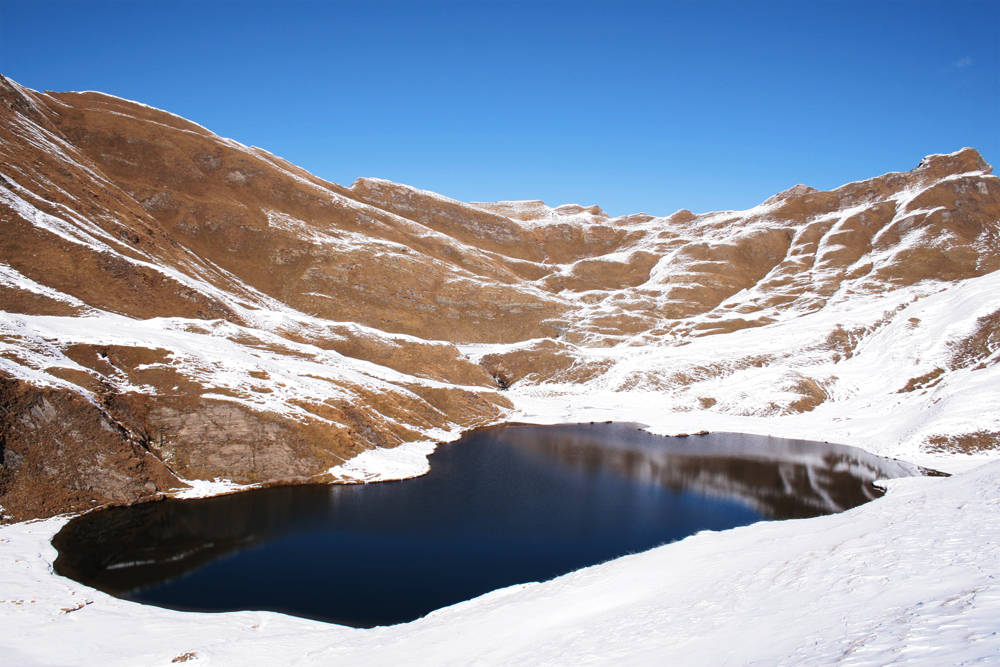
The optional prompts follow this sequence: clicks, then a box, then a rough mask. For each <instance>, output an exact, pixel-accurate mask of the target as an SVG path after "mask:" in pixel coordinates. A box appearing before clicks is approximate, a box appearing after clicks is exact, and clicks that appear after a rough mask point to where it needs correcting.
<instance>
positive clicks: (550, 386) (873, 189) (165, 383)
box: [0, 77, 1000, 518]
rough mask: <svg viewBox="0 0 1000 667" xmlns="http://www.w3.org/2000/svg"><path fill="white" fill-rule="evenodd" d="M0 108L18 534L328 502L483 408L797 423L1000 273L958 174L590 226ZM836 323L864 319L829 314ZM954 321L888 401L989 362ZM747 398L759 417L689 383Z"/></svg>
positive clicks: (240, 150) (1, 347)
mask: <svg viewBox="0 0 1000 667" xmlns="http://www.w3.org/2000/svg"><path fill="white" fill-rule="evenodd" d="M0 101H2V104H0V156H2V166H0V309H2V311H3V312H2V313H0V373H2V374H3V378H4V380H3V381H4V382H5V383H6V384H4V385H3V387H4V389H3V391H4V394H3V402H2V407H0V418H2V419H3V420H4V422H3V423H4V430H3V434H2V437H3V441H2V442H3V452H4V459H3V468H2V471H3V472H2V477H0V479H2V482H0V483H2V487H0V505H2V506H3V508H4V512H5V513H6V514H7V515H8V516H12V517H15V518H29V517H33V516H44V515H47V514H51V513H54V512H58V511H63V510H66V509H70V508H80V507H86V506H89V505H91V504H94V503H105V502H130V501H132V500H133V499H135V498H141V497H147V496H150V495H155V494H156V493H158V492H159V491H160V490H162V489H169V488H172V487H175V486H178V485H179V484H181V482H180V481H179V480H178V478H177V476H179V477H180V478H184V479H198V478H201V479H206V478H214V477H225V478H228V479H233V480H235V481H241V482H276V481H303V480H329V479H331V475H330V474H328V473H327V471H328V470H330V469H331V468H333V467H335V466H336V465H337V464H338V463H339V462H342V461H344V460H346V459H349V458H351V457H352V456H354V455H355V454H356V453H358V452H360V451H364V450H366V449H370V448H373V447H392V446H395V445H397V444H399V443H403V442H410V441H415V440H426V439H434V438H440V437H444V436H445V434H446V433H449V432H450V433H455V432H457V431H459V430H461V429H463V428H469V427H473V426H477V425H482V424H487V423H490V422H493V421H497V420H500V419H503V418H504V417H505V416H506V415H507V414H508V413H509V410H510V406H511V403H510V401H508V400H507V399H506V398H505V396H504V395H503V394H502V393H498V392H499V391H500V390H501V389H503V388H507V387H520V388H528V387H530V388H532V389H533V390H537V391H543V390H544V391H571V390H572V387H579V386H594V387H600V388H602V389H607V390H611V391H619V392H620V391H632V390H641V391H656V392H660V393H662V395H663V396H664V397H665V399H664V400H669V401H671V403H670V405H671V409H710V410H714V411H722V412H728V413H732V414H761V415H781V414H799V413H802V412H805V411H810V410H814V409H817V408H818V407H819V406H823V405H827V404H829V403H831V402H835V401H837V400H840V398H839V397H841V396H843V395H844V392H845V391H846V392H848V393H849V392H850V391H854V390H853V389H849V388H847V389H845V387H844V386H843V383H842V382H840V381H839V380H837V378H836V376H835V374H833V373H829V372H826V371H823V372H820V371H819V370H817V368H818V366H817V364H838V363H841V362H846V361H847V360H849V359H851V358H852V357H853V356H854V355H855V354H856V353H857V351H858V350H859V349H861V348H863V347H864V346H865V345H866V341H870V340H872V339H873V337H875V336H878V335H881V334H880V332H894V331H896V329H898V328H899V327H902V326H903V325H901V324H899V325H898V323H900V322H905V321H906V320H907V319H911V318H910V317H909V315H906V316H905V317H904V315H905V313H904V311H905V310H906V308H907V304H910V303H913V302H915V301H918V300H920V299H922V298H924V297H925V296H928V295H931V294H934V293H935V292H937V291H939V290H940V289H942V286H945V285H957V284H960V283H961V282H962V281H968V280H971V279H974V278H977V277H982V276H986V275H987V274H990V273H992V272H994V271H996V270H997V269H998V268H1000V232H998V224H997V221H998V220H1000V179H998V178H996V177H994V176H992V175H991V168H990V166H989V165H987V164H986V163H985V162H984V161H983V160H982V158H981V156H980V155H979V154H978V153H977V152H976V151H975V150H973V149H964V150H961V151H959V152H957V153H953V154H951V155H934V156H930V157H928V158H926V159H925V160H924V161H922V162H921V163H920V164H919V165H918V166H917V167H916V168H915V169H913V170H912V171H909V172H905V173H891V174H886V175H884V176H880V177H877V178H872V179H869V180H866V181H860V182H856V183H851V184H848V185H845V186H843V187H841V188H838V189H836V190H832V191H830V192H820V191H817V190H815V189H813V188H810V187H806V186H804V185H796V186H794V187H792V188H790V189H788V190H786V191H784V192H782V193H780V194H778V195H775V196H774V197H771V198H770V199H768V200H767V201H765V202H763V203H762V204H761V205H760V206H757V207H756V208H753V209H750V210H748V211H740V212H735V211H726V212H720V213H707V214H700V215H696V214H694V213H692V212H690V211H686V210H682V211H678V212H677V213H674V214H673V215H671V216H668V217H666V218H655V217H652V216H648V215H644V214H637V215H631V216H625V217H620V218H610V217H609V216H608V215H607V214H606V213H604V212H603V211H602V210H601V209H600V208H598V207H596V206H590V207H583V206H577V205H568V206H560V207H557V208H550V207H548V206H546V205H545V204H543V203H542V202H537V201H527V202H499V203H473V204H467V203H462V202H458V201H455V200H451V199H448V198H446V197H442V196H440V195H436V194H434V193H430V192H425V191H421V190H417V189H414V188H410V187H407V186H404V185H399V184H395V183H391V182H388V181H383V180H378V179H369V178H363V179H359V180H358V181H356V182H355V183H354V184H353V185H352V186H351V187H350V188H345V187H342V186H339V185H335V184H333V183H328V182H326V181H323V180H321V179H319V178H316V177H315V176H312V175H311V174H308V173H307V172H305V171H303V170H301V169H299V168H297V167H295V166H294V165H291V164H289V163H287V162H286V161H284V160H282V159H281V158H278V157H275V156H274V155H271V154H270V153H267V152H266V151H263V150H261V149H258V148H248V147H246V146H243V145H241V144H238V143H236V142H233V141H230V140H227V139H223V138H220V137H218V136H216V135H215V134H213V133H211V132H210V131H209V130H206V129H205V128H203V127H200V126H198V125H196V124H194V123H191V122H189V121H186V120H184V119H181V118H178V117H177V116H174V115H172V114H169V113H167V112H164V111H159V110H156V109H152V108H149V107H146V106H143V105H140V104H136V103H133V102H128V101H125V100H121V99H118V98H114V97H110V96H106V95H101V94H98V93H36V92H34V91H30V90H27V89H24V88H22V87H20V86H18V85H17V84H15V83H13V82H11V81H9V80H7V79H3V78H2V77H0ZM853 304H869V306H870V308H869V309H868V310H865V311H864V312H865V313H866V314H865V315H864V316H863V317H862V316H861V315H857V316H856V317H848V316H846V315H844V316H841V315H840V314H839V313H847V312H848V311H849V310H850V309H851V308H850V307H851V305H853ZM998 307H1000V304H998ZM993 310H994V311H995V310H996V308H994V309H993ZM857 312H861V311H857ZM869 312H870V314H868V313H869ZM811 314H819V315H822V314H826V315H823V317H822V318H820V319H821V320H822V322H823V323H822V324H819V325H817V326H816V327H814V328H813V329H809V332H808V334H805V333H803V334H802V335H801V336H799V338H798V339H796V341H797V342H796V343H795V345H794V349H793V350H788V349H778V348H774V349H763V348H764V347H766V346H758V349H747V348H746V347H745V346H739V345H734V347H733V351H732V353H727V354H726V355H723V356H718V355H719V353H718V352H717V350H719V349H723V348H722V347H719V346H716V347H714V348H712V349H713V350H716V351H715V352H713V353H712V355H710V357H711V358H705V357H699V358H694V357H688V356H685V355H686V354H687V353H686V352H685V353H681V352H676V353H672V354H671V355H670V356H669V357H665V356H663V354H664V353H663V352H662V351H663V350H687V351H688V352H690V351H692V350H696V349H701V348H700V347H698V346H694V347H690V348H689V347H685V346H688V345H690V344H692V343H694V342H695V341H697V340H700V339H702V338H704V337H709V336H725V335H735V334H736V333H737V332H741V331H745V330H748V329H758V328H762V327H776V326H783V325H784V324H787V323H790V322H796V321H798V319H799V318H803V317H804V316H806V315H811ZM901 318H902V319H901ZM973 320H974V322H975V323H976V324H975V325H974V326H972V327H971V329H970V330H969V331H964V330H963V332H962V333H961V335H958V337H957V338H955V340H954V344H953V345H952V344H951V343H949V345H951V349H952V350H953V351H952V352H949V354H950V355H951V356H950V357H948V359H947V360H945V359H944V357H942V360H941V361H940V362H939V363H938V362H935V364H936V365H935V366H933V367H928V368H925V367H924V366H923V365H922V364H926V363H927V362H926V359H927V357H926V356H925V361H923V362H921V361H919V360H917V361H916V362H915V365H916V366H917V368H915V369H914V371H913V373H912V374H911V375H909V376H908V377H910V378H912V382H900V383H899V386H898V387H894V388H893V389H892V393H893V394H898V395H899V396H902V397H903V398H904V399H905V398H906V396H910V395H915V394H917V393H919V392H921V391H926V390H927V389H928V388H932V387H934V386H936V385H937V384H938V383H941V382H947V381H948V378H950V377H952V375H953V374H955V373H970V372H974V371H975V369H977V368H988V367H992V366H993V365H994V364H996V362H997V337H998V333H997V330H998V329H997V327H998V322H997V319H996V316H995V312H994V314H993V315H990V314H989V313H985V314H978V312H977V314H975V316H974V317H973ZM803 321H804V320H803ZM810 321H813V320H810ZM815 321H817V322H818V321H820V320H815ZM897 325H898V326H897ZM906 326H911V325H906ZM923 326H924V324H922V323H920V322H919V321H918V323H916V324H912V328H914V331H917V332H919V331H920V330H921V327H923ZM904 329H905V327H904ZM906 330H908V329H906ZM803 331H805V330H804V329H803ZM893 335H895V334H893ZM720 340H721V339H720ZM727 340H728V339H727ZM734 340H735V339H734ZM755 340H757V339H755ZM468 344H474V345H475V347H474V348H463V347H461V346H462V345H468ZM723 347H724V346H723ZM706 349H707V348H706ZM460 350H465V351H466V352H468V356H467V355H466V354H463V352H462V351H460ZM470 350H472V351H471V352H470ZM622 350H634V353H626V352H622ZM692 354H693V352H692ZM643 355H646V356H647V357H649V358H650V359H652V358H653V357H655V358H656V360H657V361H656V362H655V363H647V364H645V365H643V364H639V363H635V362H634V360H635V359H638V358H640V357H642V356H643ZM657 355H658V356H657ZM628 359H631V360H633V361H628ZM918 371H919V372H918ZM938 371H940V372H938ZM750 375H753V376H754V377H755V378H758V379H759V381H760V382H763V383H764V384H765V385H766V386H767V387H768V389H769V390H770V393H768V392H753V391H748V392H745V394H743V395H742V397H741V398H733V396H732V395H730V394H726V395H725V396H724V395H723V393H724V392H721V391H720V390H719V388H718V386H717V385H716V384H713V383H717V382H720V381H722V380H725V379H727V378H728V381H729V382H735V381H736V379H738V378H741V377H750ZM956 377H957V376H956ZM560 388H561V389H560ZM900 392H902V393H900ZM900 400H902V399H900ZM102 424H107V425H108V428H104V426H102ZM109 429H110V430H109ZM983 434H985V435H983ZM953 435H954V434H950V435H948V437H945V436H940V438H939V440H935V441H934V442H932V443H931V442H929V445H928V446H929V447H946V446H948V442H951V441H950V440H948V438H952V437H953ZM942 438H943V439H942ZM969 438H972V439H971V440H970V439H968V438H967V439H966V440H968V442H973V443H974V444H971V445H970V444H960V446H961V447H966V448H970V447H971V448H978V449H982V448H983V447H984V446H987V445H989V443H994V444H995V442H996V437H995V434H994V429H992V427H989V428H987V427H984V428H981V429H978V430H976V431H975V435H974V436H973V435H970V436H969ZM991 438H992V440H991ZM966 440H962V441H961V443H966ZM983 442H986V443H987V445H983V444H982V443H983ZM52 443H59V444H56V445H53V444H52ZM989 446H992V445H989ZM116 457H117V458H116ZM175 475H176V476H175ZM147 485H150V486H147ZM150 488H154V489H155V490H154V491H149V489H150Z"/></svg>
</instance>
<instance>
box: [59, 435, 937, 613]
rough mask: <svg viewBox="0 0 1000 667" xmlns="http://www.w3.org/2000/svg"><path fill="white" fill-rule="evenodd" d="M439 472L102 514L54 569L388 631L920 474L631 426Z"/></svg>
mask: <svg viewBox="0 0 1000 667" xmlns="http://www.w3.org/2000/svg"><path fill="white" fill-rule="evenodd" d="M430 462H431V471H430V472H429V473H428V474H427V475H425V476H423V477H418V478H415V479H409V480H404V481H400V482H381V483H377V484H358V485H332V486H324V485H310V486H288V487H278V488H270V489H262V490H256V491H248V492H244V493H238V494H234V495H229V496H222V497H216V498H206V499H200V500H166V501H163V502H152V503H146V504H142V505H137V506H134V507H119V508H110V509H105V510H99V511H96V512H92V513H90V514H87V515H84V516H81V517H78V518H76V519H74V520H72V521H70V522H69V523H68V524H67V525H66V526H65V527H64V528H63V529H62V531H60V532H59V533H58V534H57V535H56V536H55V538H54V539H53V544H54V545H55V546H56V548H57V549H58V551H59V558H58V559H57V560H56V563H55V568H56V571H57V572H59V573H60V574H62V575H65V576H67V577H70V578H72V579H75V580H77V581H79V582H81V583H84V584H86V585H89V586H93V587H95V588H98V589H100V590H103V591H106V592H108V593H111V594H112V595H116V596H118V597H120V598H125V599H128V600H135V601H138V602H143V603H147V604H152V605H158V606H162V607H170V608H175V609H187V610H200V611H224V610H272V611H280V612H285V613H288V614H293V615H296V616H304V617H308V618H314V619H320V620H324V621H331V622H335V623H341V624H345V625H352V626H358V627H368V626H374V625H389V624H393V623H401V622H404V621H410V620H413V619H416V618H419V617H421V616H423V615H425V614H427V613H429V612H431V611H433V610H435V609H439V608H441V607H445V606H448V605H451V604H454V603H456V602H460V601H462V600H468V599H471V598H474V597H476V596H479V595H482V594H483V593H486V592H488V591H492V590H495V589H498V588H503V587H506V586H511V585H514V584H519V583H526V582H531V581H541V580H545V579H550V578H552V577H556V576H558V575H560V574H564V573H567V572H571V571H573V570H576V569H579V568H581V567H586V566H588V565H594V564H596V563H600V562H603V561H606V560H608V559H611V558H616V557H618V556H622V555H625V554H628V553H631V552H637V551H644V550H646V549H650V548H652V547H655V546H658V545H660V544H664V543H667V542H672V541H674V540H679V539H682V538H684V537H687V536H688V535H692V534H694V533H696V532H698V531H702V530H725V529H727V528H733V527H735V526H742V525H746V524H750V523H754V522H757V521H762V520H774V519H793V518H803V517H812V516H817V515H821V514H830V513H834V512H841V511H843V510H846V509H849V508H851V507H855V506H857V505H860V504H862V503H865V502H867V501H869V500H872V499H873V498H875V497H876V496H878V495H880V492H879V491H878V490H877V489H876V488H875V487H874V486H873V484H872V482H873V481H874V480H876V479H879V478H893V477H902V476H909V475H915V474H920V470H919V469H918V468H917V467H916V466H913V465H911V464H907V463H903V462H900V461H895V460H888V459H882V458H879V457H876V456H873V455H871V454H868V453H866V452H864V451H862V450H859V449H855V448H852V447H845V446H841V445H830V444H825V443H816V442H805V441H801V440H786V439H781V438H769V437H764V436H750V435H740V434H734V433H713V434H708V435H700V436H689V437H660V436H655V435H651V434H649V433H647V432H645V431H641V430H638V429H637V427H636V425H635V424H578V425H560V426H505V427H501V428H494V429H489V430H484V431H479V432H475V433H471V434H469V435H466V436H465V437H463V438H462V439H461V440H458V441H456V442H453V443H450V444H444V445H440V446H439V447H438V449H437V451H436V452H435V454H434V455H433V456H432V457H431V459H430Z"/></svg>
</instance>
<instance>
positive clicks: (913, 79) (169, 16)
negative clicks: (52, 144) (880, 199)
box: [0, 0, 1000, 215]
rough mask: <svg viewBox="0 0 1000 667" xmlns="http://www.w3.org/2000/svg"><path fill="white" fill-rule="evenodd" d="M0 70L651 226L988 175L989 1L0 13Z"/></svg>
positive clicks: (351, 161) (998, 28)
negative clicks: (792, 200) (886, 179)
mask: <svg viewBox="0 0 1000 667" xmlns="http://www.w3.org/2000/svg"><path fill="white" fill-rule="evenodd" d="M0 72H2V73H3V74H4V75H6V76H8V77H10V78H12V79H14V80H16V81H18V82H19V83H21V84H23V85H25V86H28V87H30V88H34V89H37V90H100V91H103V92H107V93H111V94H114V95H118V96H121V97H125V98H128V99H133V100H138V101H141V102H144V103H146V104H151V105H153V106H157V107H160V108H163V109H166V110H168V111H172V112H174V113H177V114H179V115H181V116H184V117H186V118H189V119H191V120H193V121H196V122H198V123H201V124H202V125H205V126H206V127H208V128H209V129H211V130H213V131H215V132H217V133H218V134H220V135H223V136H227V137H232V138H234V139H236V140H238V141H241V142H243V143H245V144H252V145H256V146H261V147H263V148H266V149H267V150H269V151H271V152H273V153H275V154H277V155H280V156H282V157H284V158H286V159H288V160H290V161H292V162H294V163H296V164H299V165H301V166H303V167H305V168H306V169H308V170H310V171H312V172H313V173H315V174H317V175H319V176H321V177H323V178H326V179H329V180H332V181H335V182H338V183H341V184H344V185H350V183H351V182H352V181H353V180H354V179H355V178H357V177H358V176H377V177H380V178H388V179H390V180H394V181H398V182H402V183H407V184H410V185H414V186H416V187H420V188H424V189H428V190H433V191H436V192H440V193H442V194H444V195H447V196H450V197H454V198H456V199H460V200H463V201H483V200H488V201H494V200H498V199H542V200H544V201H545V202H546V203H548V204H550V205H559V204H563V203H580V204H585V205H589V204H598V205H600V206H602V207H603V208H604V209H605V210H606V211H608V212H609V213H611V214H613V215H622V214H626V213H635V212H639V211H645V212H648V213H651V214H655V215H667V214H669V213H672V212H673V211H675V210H677V209H680V208H688V209H692V210H694V211H696V212H704V211H709V210H722V209H743V208H749V207H751V206H754V205H756V204H757V203H759V202H761V201H763V200H764V199H766V198H767V197H769V196H770V195H772V194H774V193H776V192H778V191H780V190H783V189H785V188H788V187H790V186H792V185H795V184H796V183H800V182H801V183H805V184H807V185H811V186H813V187H817V188H820V189H829V188H833V187H837V186H838V185H841V184H843V183H846V182H849V181H853V180H860V179H863V178H868V177H870V176H876V175H879V174H882V173H885V172H887V171H902V170H907V169H910V168H912V167H914V166H915V165H916V164H917V163H918V162H919V161H920V159H921V158H922V157H923V156H924V155H927V154H930V153H942V152H952V151H955V150H958V149H959V148H962V147H963V146H974V147H975V148H978V149H979V151H980V152H981V153H982V154H983V156H984V157H985V158H986V160H987V161H989V162H990V163H992V164H995V165H997V167H998V169H1000V163H998V161H1000V0H987V1H984V2H977V1H974V0H966V1H962V2H907V1H903V0H886V1H882V2H850V1H845V0H838V1H834V2H793V1H790V0H786V1H783V2H751V1H739V2H723V1H707V2H628V1H621V0H619V1H617V2H594V3H591V2H573V1H569V0H564V1H562V2H550V3H543V2H528V3H521V2H469V1H466V2H459V1H452V2H420V1H417V0H410V1H407V2H395V3H387V2H377V1H365V2H320V1H313V2H284V1H283V2H193V1H191V2H155V1H142V0H137V1H133V2H125V1H119V2H84V1H82V0H78V1H70V2H46V1H44V0H31V1H30V2H21V1H10V0H0Z"/></svg>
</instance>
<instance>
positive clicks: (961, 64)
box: [955, 57, 974, 69]
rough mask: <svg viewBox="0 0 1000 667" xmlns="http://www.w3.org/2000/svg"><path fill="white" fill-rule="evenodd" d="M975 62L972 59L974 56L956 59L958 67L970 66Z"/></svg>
mask: <svg viewBox="0 0 1000 667" xmlns="http://www.w3.org/2000/svg"><path fill="white" fill-rule="evenodd" d="M973 62H974V61H973V60H972V58H969V57H965V58H962V59H960V60H956V61H955V67H957V68H959V69H961V68H963V67H968V66H969V65H971V64H972V63H973Z"/></svg>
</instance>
